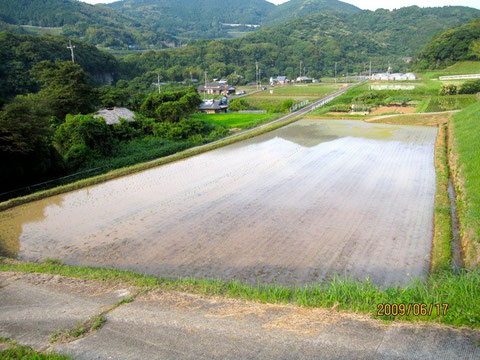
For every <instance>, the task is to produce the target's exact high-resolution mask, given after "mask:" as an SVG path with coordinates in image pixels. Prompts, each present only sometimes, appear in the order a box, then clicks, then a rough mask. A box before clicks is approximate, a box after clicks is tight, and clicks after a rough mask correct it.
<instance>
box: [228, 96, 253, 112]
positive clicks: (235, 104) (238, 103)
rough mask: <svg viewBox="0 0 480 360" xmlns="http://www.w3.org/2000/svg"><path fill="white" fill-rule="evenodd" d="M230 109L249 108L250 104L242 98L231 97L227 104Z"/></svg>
mask: <svg viewBox="0 0 480 360" xmlns="http://www.w3.org/2000/svg"><path fill="white" fill-rule="evenodd" d="M228 108H229V110H230V111H239V110H248V109H251V106H250V104H249V103H248V101H247V100H246V99H244V98H239V99H233V100H232V101H231V102H230V104H229V107H228Z"/></svg>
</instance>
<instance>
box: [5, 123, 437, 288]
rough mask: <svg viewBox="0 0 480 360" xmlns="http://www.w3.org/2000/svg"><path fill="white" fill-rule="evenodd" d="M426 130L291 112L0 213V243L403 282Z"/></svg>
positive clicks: (119, 262)
mask: <svg viewBox="0 0 480 360" xmlns="http://www.w3.org/2000/svg"><path fill="white" fill-rule="evenodd" d="M436 131H437V130H436V128H433V127H410V126H393V125H381V124H367V123H363V122H361V121H339V120H331V121H327V120H325V121H323V120H322V121H321V120H302V121H299V122H296V123H294V124H291V125H289V126H286V127H284V128H281V129H278V130H276V131H274V132H271V133H268V134H265V135H263V136H259V137H256V138H253V139H250V140H248V141H244V142H240V143H236V144H233V145H231V146H227V147H224V148H221V149H217V150H215V151H211V152H208V153H204V154H201V155H198V156H195V157H192V158H189V159H186V160H182V161H179V162H175V163H172V164H169V165H165V166H161V167H158V168H155V169H150V170H147V171H144V172H141V173H137V174H133V175H130V176H126V177H123V178H119V179H116V180H112V181H110V182H108V183H104V184H99V185H95V186H91V187H88V188H85V189H81V190H77V191H73V192H70V193H67V194H63V195H58V196H53V197H51V198H48V199H44V200H40V201H36V202H32V203H30V204H25V205H22V206H18V207H16V208H13V209H10V210H7V211H4V212H2V213H0V250H1V251H2V252H3V253H7V254H9V255H10V256H18V257H19V258H21V259H27V260H44V259H47V258H50V259H59V260H62V261H64V262H66V263H68V264H79V265H93V266H108V267H115V268H121V269H131V270H136V271H141V272H146V273H149V274H155V275H160V276H166V277H180V276H197V277H206V278H222V279H227V280H228V279H239V280H245V281H248V282H252V283H254V282H256V281H257V280H258V281H261V282H277V283H282V284H287V285H292V284H306V283H314V282H318V281H320V280H322V279H325V278H329V277H331V276H333V274H340V275H349V276H353V277H356V278H360V279H364V278H365V277H367V276H368V277H370V278H371V279H372V280H373V281H374V282H375V283H378V284H381V285H387V284H392V283H405V282H407V281H408V279H409V278H410V277H422V276H425V275H426V274H427V272H428V265H429V256H430V246H431V238H432V223H433V205H434V194H435V170H434V166H433V160H434V142H435V137H436Z"/></svg>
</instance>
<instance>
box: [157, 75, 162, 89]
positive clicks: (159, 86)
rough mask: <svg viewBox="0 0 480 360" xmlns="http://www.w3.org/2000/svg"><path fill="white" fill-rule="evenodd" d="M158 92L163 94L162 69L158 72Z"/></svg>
mask: <svg viewBox="0 0 480 360" xmlns="http://www.w3.org/2000/svg"><path fill="white" fill-rule="evenodd" d="M157 84H158V93H159V94H161V93H162V85H160V71H159V72H158V82H157Z"/></svg>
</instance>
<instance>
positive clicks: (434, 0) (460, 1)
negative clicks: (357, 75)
mask: <svg viewBox="0 0 480 360" xmlns="http://www.w3.org/2000/svg"><path fill="white" fill-rule="evenodd" d="M82 1H85V2H87V3H90V4H99V3H110V2H114V1H117V0H82ZM268 1H270V2H273V3H274V4H281V3H283V2H285V1H286V0H268ZM345 2H348V3H350V4H353V5H356V6H358V7H359V8H361V9H370V10H375V9H378V8H384V9H398V8H400V7H404V6H410V5H418V6H444V5H464V6H470V7H475V8H478V9H480V1H479V0H346V1H345Z"/></svg>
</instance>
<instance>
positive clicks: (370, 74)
mask: <svg viewBox="0 0 480 360" xmlns="http://www.w3.org/2000/svg"><path fill="white" fill-rule="evenodd" d="M368 75H369V77H370V78H371V77H372V60H370V71H369V72H368Z"/></svg>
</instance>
